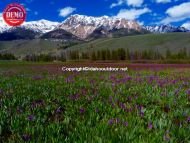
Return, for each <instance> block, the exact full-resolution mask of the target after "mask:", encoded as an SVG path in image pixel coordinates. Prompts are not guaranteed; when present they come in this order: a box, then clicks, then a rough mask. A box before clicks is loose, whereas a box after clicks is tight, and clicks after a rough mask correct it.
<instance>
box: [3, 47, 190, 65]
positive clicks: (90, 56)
mask: <svg viewBox="0 0 190 143" xmlns="http://www.w3.org/2000/svg"><path fill="white" fill-rule="evenodd" d="M181 59H183V60H190V53H188V52H187V49H186V48H183V49H180V50H179V51H178V52H176V53H174V52H172V51H171V50H170V49H167V50H166V52H165V54H164V53H162V54H161V53H160V52H159V51H158V50H152V49H149V50H141V51H140V50H134V51H129V50H128V49H126V50H125V49H123V48H118V49H113V50H112V49H102V50H98V51H79V50H73V51H69V50H64V51H62V52H61V53H60V54H59V55H52V54H40V55H36V54H31V55H26V56H25V57H24V58H22V60H24V61H32V62H40V61H44V62H52V61H63V62H64V61H69V60H90V61H124V60H129V61H130V60H131V61H133V60H181ZM0 60H16V57H15V56H14V55H13V54H8V53H7V54H0Z"/></svg>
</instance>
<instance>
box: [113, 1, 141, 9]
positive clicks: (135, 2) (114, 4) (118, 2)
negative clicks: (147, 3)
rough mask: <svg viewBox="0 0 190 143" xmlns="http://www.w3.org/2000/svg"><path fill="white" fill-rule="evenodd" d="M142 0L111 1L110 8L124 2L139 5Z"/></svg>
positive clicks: (134, 5) (129, 4)
mask: <svg viewBox="0 0 190 143" xmlns="http://www.w3.org/2000/svg"><path fill="white" fill-rule="evenodd" d="M143 2H144V0H117V2H116V3H112V4H111V6H110V8H113V7H116V6H120V5H123V4H126V5H128V6H133V7H140V6H141V5H142V4H143Z"/></svg>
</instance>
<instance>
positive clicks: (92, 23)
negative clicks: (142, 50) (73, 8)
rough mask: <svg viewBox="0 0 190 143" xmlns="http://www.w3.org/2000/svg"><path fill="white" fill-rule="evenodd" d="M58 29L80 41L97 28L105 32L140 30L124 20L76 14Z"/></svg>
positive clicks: (137, 25) (132, 23)
mask: <svg viewBox="0 0 190 143" xmlns="http://www.w3.org/2000/svg"><path fill="white" fill-rule="evenodd" d="M58 27H59V28H61V29H64V30H66V31H68V32H70V33H72V34H73V35H76V36H77V37H80V38H82V39H85V38H87V37H88V36H89V35H90V34H92V33H93V31H95V30H96V29H97V28H99V27H104V28H105V29H106V30H112V29H122V28H126V29H134V30H136V31H140V30H141V29H142V27H141V26H140V25H139V24H138V23H137V22H135V21H129V20H127V19H124V18H112V17H108V16H102V17H92V16H85V15H78V14H76V15H72V16H70V17H69V18H67V19H66V20H65V21H64V22H63V23H61V24H60V25H59V26H58Z"/></svg>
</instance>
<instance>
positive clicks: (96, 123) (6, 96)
mask: <svg viewBox="0 0 190 143" xmlns="http://www.w3.org/2000/svg"><path fill="white" fill-rule="evenodd" d="M63 66H66V67H128V69H129V70H128V71H126V72H63V71H62V70H61V69H62V67H63ZM189 107H190V64H125V63H66V64H63V63H25V62H0V117H1V118H0V141H2V142H5V143H6V142H11V143H12V142H32V143H33V142H34V143H35V142H55V143H58V142H79V143H83V142H92V143H93V142H97V143H99V142H105V143H107V142H113V143H114V142H123V143H126V142H131V143H133V142H134V143H147V142H151V143H152V142H155V143H157V142H184V143H186V142H188V141H189V140H190V135H189V132H190V108H189Z"/></svg>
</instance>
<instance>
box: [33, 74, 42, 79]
mask: <svg viewBox="0 0 190 143" xmlns="http://www.w3.org/2000/svg"><path fill="white" fill-rule="evenodd" d="M32 79H33V80H42V79H43V77H42V76H41V75H37V76H33V77H32Z"/></svg>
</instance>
